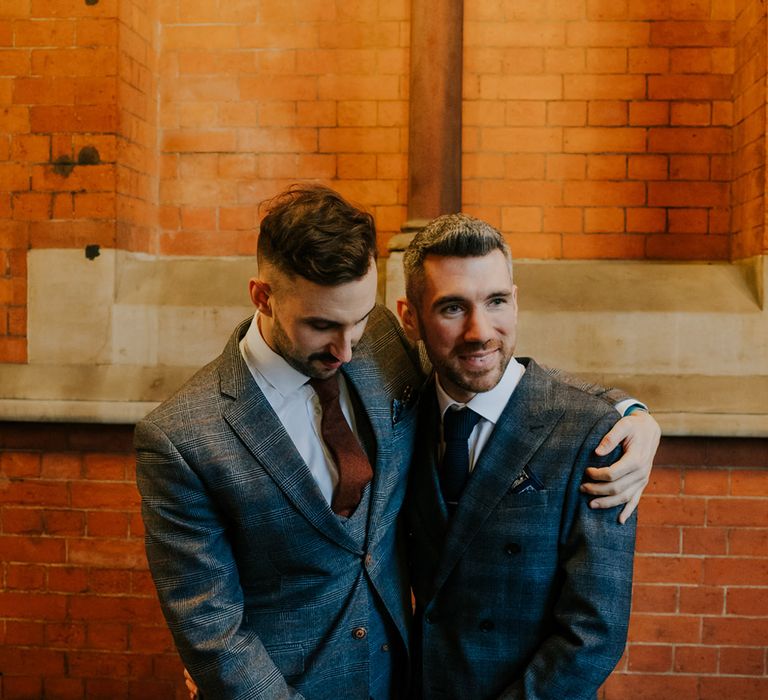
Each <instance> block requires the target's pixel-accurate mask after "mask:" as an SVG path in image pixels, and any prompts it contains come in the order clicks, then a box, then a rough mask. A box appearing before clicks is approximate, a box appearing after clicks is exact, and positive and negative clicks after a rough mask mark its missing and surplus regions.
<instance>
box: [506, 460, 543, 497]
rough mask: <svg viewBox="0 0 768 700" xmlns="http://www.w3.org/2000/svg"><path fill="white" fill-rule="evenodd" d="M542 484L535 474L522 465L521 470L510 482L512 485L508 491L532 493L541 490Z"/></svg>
mask: <svg viewBox="0 0 768 700" xmlns="http://www.w3.org/2000/svg"><path fill="white" fill-rule="evenodd" d="M543 488H544V486H543V485H542V483H541V482H540V481H539V480H538V479H537V478H536V475H535V474H534V473H533V472H532V471H531V470H530V469H529V468H528V466H525V467H523V470H522V471H521V472H520V473H519V474H518V475H517V476H516V477H515V480H514V481H513V482H512V486H510V488H509V492H508V493H513V494H517V493H533V492H536V491H541V490H543Z"/></svg>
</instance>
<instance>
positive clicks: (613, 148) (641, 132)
mask: <svg viewBox="0 0 768 700" xmlns="http://www.w3.org/2000/svg"><path fill="white" fill-rule="evenodd" d="M645 138H646V137H645V129H631V128H601V127H589V128H584V129H580V128H567V129H565V151H566V153H642V152H644V151H645Z"/></svg>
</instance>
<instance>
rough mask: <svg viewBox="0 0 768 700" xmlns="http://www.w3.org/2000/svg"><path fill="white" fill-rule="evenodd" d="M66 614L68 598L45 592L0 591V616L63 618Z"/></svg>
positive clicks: (39, 618) (32, 618)
mask: <svg viewBox="0 0 768 700" xmlns="http://www.w3.org/2000/svg"><path fill="white" fill-rule="evenodd" d="M65 615H66V600H65V599H64V598H62V597H61V596H54V595H48V594H44V593H34V592H32V593H28V592H7V591H6V592H3V593H0V616H2V617H4V618H17V619H28V620H62V619H64V617H65Z"/></svg>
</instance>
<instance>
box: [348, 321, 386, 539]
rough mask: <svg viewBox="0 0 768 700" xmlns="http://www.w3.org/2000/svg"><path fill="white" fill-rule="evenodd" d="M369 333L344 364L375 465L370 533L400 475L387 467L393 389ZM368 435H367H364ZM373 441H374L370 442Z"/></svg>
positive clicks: (368, 449)
mask: <svg viewBox="0 0 768 700" xmlns="http://www.w3.org/2000/svg"><path fill="white" fill-rule="evenodd" d="M365 337H366V336H364V340H363V341H361V342H360V343H359V344H358V346H357V347H356V348H355V355H354V359H353V360H352V362H350V363H348V364H346V365H344V367H343V369H342V371H343V373H344V376H345V378H346V379H347V382H348V384H349V385H350V388H351V390H352V393H353V394H355V396H354V397H353V403H354V404H356V405H357V406H358V407H361V408H362V411H360V412H357V413H356V416H355V420H356V422H357V423H358V433H359V434H360V436H361V439H363V442H364V447H365V449H366V452H367V454H368V458H369V459H370V460H371V466H372V467H373V482H372V483H371V501H370V505H369V513H368V533H369V535H370V534H371V533H374V532H375V531H376V530H375V528H376V526H377V524H378V520H379V517H380V515H381V513H382V511H383V508H384V506H385V505H386V502H387V496H388V494H389V493H390V492H391V491H392V489H393V488H394V484H393V483H391V480H392V479H395V480H396V479H397V475H396V474H393V473H391V470H388V469H387V465H388V464H390V463H391V455H392V407H391V405H390V402H389V400H388V397H389V395H390V393H389V391H388V390H387V387H386V385H385V378H384V377H383V376H382V373H381V369H380V367H379V364H378V363H377V362H375V361H374V358H373V355H372V353H371V350H370V347H369V345H368V343H367V342H366V341H365ZM361 413H362V414H363V415H361ZM364 420H367V421H368V423H369V425H364V424H363V421H364ZM366 437H367V439H364V438H366ZM371 442H372V443H373V444H370V443H371Z"/></svg>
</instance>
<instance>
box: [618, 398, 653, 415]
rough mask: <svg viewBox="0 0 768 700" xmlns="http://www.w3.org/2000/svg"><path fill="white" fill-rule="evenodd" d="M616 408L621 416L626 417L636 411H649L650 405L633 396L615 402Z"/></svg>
mask: <svg viewBox="0 0 768 700" xmlns="http://www.w3.org/2000/svg"><path fill="white" fill-rule="evenodd" d="M614 408H615V409H616V410H617V411H618V412H619V415H620V416H624V417H626V416H630V415H632V414H633V413H634V412H635V411H648V406H646V405H645V404H644V403H640V401H638V400H637V399H633V398H629V399H624V400H623V401H619V402H618V403H617V404H615V406H614Z"/></svg>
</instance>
